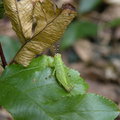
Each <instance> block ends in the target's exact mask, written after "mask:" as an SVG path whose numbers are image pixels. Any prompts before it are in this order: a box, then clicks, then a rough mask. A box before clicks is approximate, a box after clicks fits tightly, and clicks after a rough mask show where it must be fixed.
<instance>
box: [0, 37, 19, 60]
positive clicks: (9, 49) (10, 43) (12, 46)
mask: <svg viewBox="0 0 120 120" xmlns="http://www.w3.org/2000/svg"><path fill="white" fill-rule="evenodd" d="M0 42H1V44H2V48H3V52H4V55H5V58H6V60H7V62H10V61H11V60H12V59H13V57H14V56H15V54H16V53H17V51H18V50H19V48H20V46H21V45H20V43H19V42H18V41H16V40H13V39H11V38H10V37H7V36H0Z"/></svg>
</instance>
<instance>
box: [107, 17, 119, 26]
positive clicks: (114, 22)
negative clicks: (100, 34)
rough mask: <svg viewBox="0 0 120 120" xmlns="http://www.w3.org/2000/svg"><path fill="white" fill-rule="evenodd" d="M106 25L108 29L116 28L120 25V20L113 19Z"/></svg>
mask: <svg viewBox="0 0 120 120" xmlns="http://www.w3.org/2000/svg"><path fill="white" fill-rule="evenodd" d="M107 25H108V26H109V27H118V26H119V25H120V18H116V19H114V20H112V21H109V22H108V23H107Z"/></svg>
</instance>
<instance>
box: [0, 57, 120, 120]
mask: <svg viewBox="0 0 120 120" xmlns="http://www.w3.org/2000/svg"><path fill="white" fill-rule="evenodd" d="M52 59H54V58H50V57H48V56H41V57H39V58H37V59H34V60H33V62H32V63H31V64H30V65H29V66H28V67H23V66H21V65H16V64H13V65H11V66H8V67H7V68H6V69H5V71H4V73H3V74H2V76H1V77H0V105H2V106H3V107H5V108H6V109H7V110H8V111H9V112H10V113H11V114H12V116H13V117H14V119H15V120H114V119H115V118H116V117H117V116H118V114H119V112H120V110H119V109H118V107H117V106H116V104H115V103H113V102H112V101H110V100H108V99H106V98H103V97H102V96H98V95H94V94H81V92H80V89H81V90H82V87H84V88H85V84H83V83H85V82H84V81H83V80H82V82H80V81H81V78H80V76H79V77H78V73H77V72H76V74H75V72H74V70H70V72H69V74H70V75H71V76H72V77H71V84H73V85H74V84H75V82H76V83H77V86H75V88H77V89H79V90H78V91H79V92H76V93H77V94H76V93H73V94H71V92H70V93H68V92H66V91H65V89H64V88H63V87H62V86H61V85H60V84H58V82H57V80H56V77H55V76H54V75H53V71H54V67H53V66H52V67H50V66H49V64H48V63H49V62H50V61H51V60H52ZM48 60H50V61H48ZM52 61H53V60H52ZM61 75H62V74H61ZM78 86H82V87H78Z"/></svg>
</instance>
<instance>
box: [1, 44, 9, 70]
mask: <svg viewBox="0 0 120 120" xmlns="http://www.w3.org/2000/svg"><path fill="white" fill-rule="evenodd" d="M0 57H1V60H2V66H3V68H5V66H6V65H7V62H6V59H5V56H4V53H3V49H2V45H1V43H0Z"/></svg>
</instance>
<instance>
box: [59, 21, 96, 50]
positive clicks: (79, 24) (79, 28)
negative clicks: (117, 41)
mask: <svg viewBox="0 0 120 120" xmlns="http://www.w3.org/2000/svg"><path fill="white" fill-rule="evenodd" d="M97 29H98V27H97V25H96V24H94V23H92V22H89V21H76V22H73V23H72V24H71V25H70V26H69V28H68V29H67V31H66V32H65V34H64V36H63V39H62V40H61V49H65V48H68V47H70V46H71V45H72V44H73V43H74V42H75V41H76V40H78V39H79V38H83V37H92V36H96V35H97Z"/></svg>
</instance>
